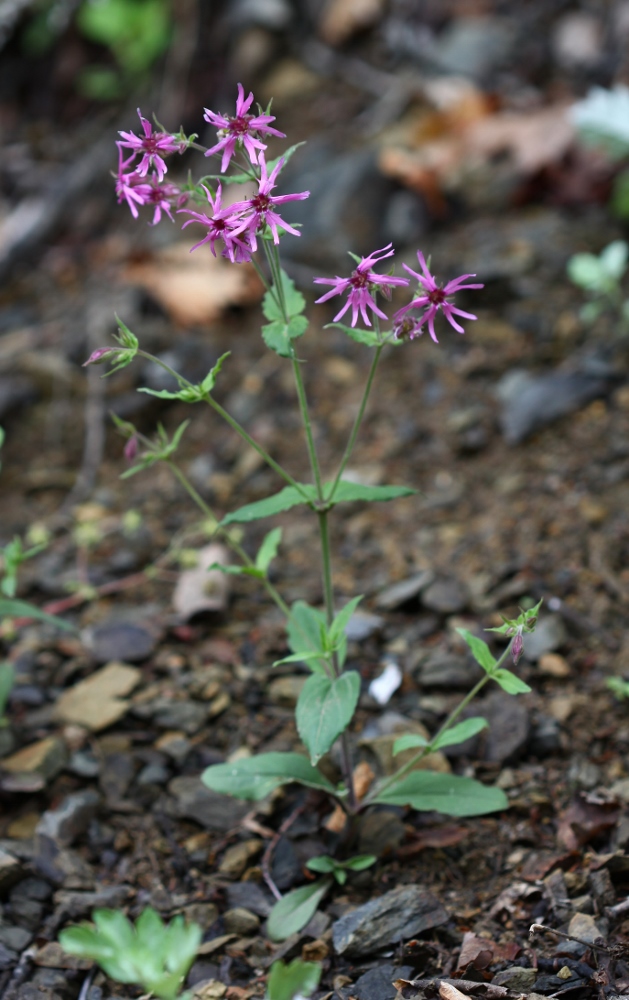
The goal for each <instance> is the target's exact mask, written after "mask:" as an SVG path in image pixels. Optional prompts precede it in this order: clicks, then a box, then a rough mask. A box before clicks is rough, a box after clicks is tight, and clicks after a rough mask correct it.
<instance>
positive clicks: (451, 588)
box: [422, 579, 469, 615]
mask: <svg viewBox="0 0 629 1000" xmlns="http://www.w3.org/2000/svg"><path fill="white" fill-rule="evenodd" d="M468 601H469V594H468V592H467V588H466V587H464V586H463V584H462V583H461V582H460V581H459V580H454V579H450V580H447V579H442V580H435V582H434V583H431V584H430V586H429V587H427V588H426V590H424V592H423V593H422V604H423V605H424V607H425V608H428V609H429V610H430V611H439V612H441V614H444V615H451V614H456V613H457V612H459V611H463V609H464V608H465V607H467V603H468Z"/></svg>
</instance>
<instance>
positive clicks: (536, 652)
mask: <svg viewBox="0 0 629 1000" xmlns="http://www.w3.org/2000/svg"><path fill="white" fill-rule="evenodd" d="M567 638H568V635H567V633H566V626H565V625H564V621H563V618H562V617H561V615H546V616H545V617H544V618H540V619H539V620H538V622H537V625H536V626H535V631H534V632H525V633H524V635H523V636H522V640H523V647H522V655H523V657H524V658H525V660H529V661H530V662H531V663H535V662H537V660H539V658H540V657H541V656H543V655H544V653H552V652H554V651H555V650H556V649H559V648H560V647H561V646H563V644H564V643H565V641H566V639H567Z"/></svg>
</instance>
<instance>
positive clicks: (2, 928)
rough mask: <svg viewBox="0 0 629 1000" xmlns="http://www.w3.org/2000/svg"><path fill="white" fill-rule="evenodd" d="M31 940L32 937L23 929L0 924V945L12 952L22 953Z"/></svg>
mask: <svg viewBox="0 0 629 1000" xmlns="http://www.w3.org/2000/svg"><path fill="white" fill-rule="evenodd" d="M32 940H33V935H32V934H31V933H30V931H27V930H26V928H25V927H12V926H10V925H4V924H0V944H3V945H5V946H6V947H7V948H11V950H12V951H23V950H24V949H25V948H27V947H28V945H29V944H30V943H31V941H32Z"/></svg>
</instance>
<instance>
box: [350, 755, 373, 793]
mask: <svg viewBox="0 0 629 1000" xmlns="http://www.w3.org/2000/svg"><path fill="white" fill-rule="evenodd" d="M375 776H376V775H375V773H374V772H373V771H372V769H371V768H370V767H369V764H368V763H367V761H366V760H363V761H361V762H360V764H357V766H356V767H355V768H354V792H355V794H356V798H357V800H358V801H359V802H360V801H361V800H362V799H364V797H365V795H366V794H367V792H368V791H369V789H370V788H371V784H372V782H373V779H374V778H375Z"/></svg>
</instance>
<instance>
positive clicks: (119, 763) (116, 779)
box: [99, 753, 139, 803]
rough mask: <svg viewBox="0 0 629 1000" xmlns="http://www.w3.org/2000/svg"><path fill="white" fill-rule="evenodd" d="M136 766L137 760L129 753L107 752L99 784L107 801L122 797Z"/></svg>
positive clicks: (136, 768) (118, 800)
mask: <svg viewBox="0 0 629 1000" xmlns="http://www.w3.org/2000/svg"><path fill="white" fill-rule="evenodd" d="M138 767H139V764H138V761H137V760H136V759H135V757H134V756H133V754H131V753H110V754H107V756H106V757H105V759H104V761H103V764H102V767H101V772H100V776H99V785H100V788H101V791H102V793H103V795H104V796H105V798H106V799H107V800H108V802H110V803H112V802H113V803H115V802H120V801H121V800H122V799H124V796H125V795H126V793H127V791H128V789H129V787H130V786H131V782H132V781H133V779H134V778H135V776H136V774H137V772H138Z"/></svg>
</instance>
